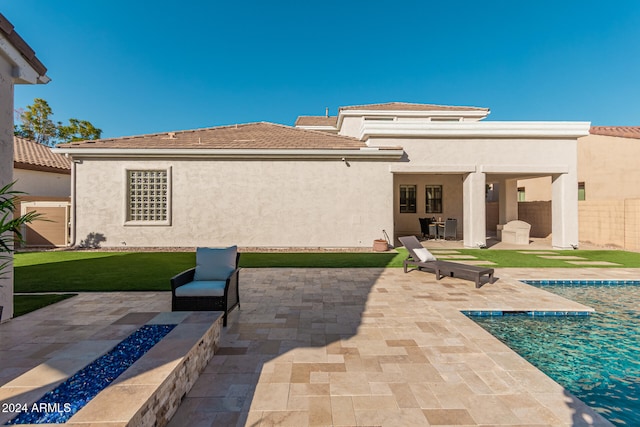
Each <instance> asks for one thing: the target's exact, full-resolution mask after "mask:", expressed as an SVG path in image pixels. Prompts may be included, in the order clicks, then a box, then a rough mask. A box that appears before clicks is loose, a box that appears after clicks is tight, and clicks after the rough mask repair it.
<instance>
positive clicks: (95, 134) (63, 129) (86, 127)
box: [58, 119, 102, 142]
mask: <svg viewBox="0 0 640 427" xmlns="http://www.w3.org/2000/svg"><path fill="white" fill-rule="evenodd" d="M100 135H102V129H98V128H96V127H95V126H93V125H92V124H91V123H90V122H88V121H86V120H78V119H69V125H68V126H64V125H62V124H59V125H58V138H59V139H60V141H61V142H72V141H84V140H87V139H100Z"/></svg>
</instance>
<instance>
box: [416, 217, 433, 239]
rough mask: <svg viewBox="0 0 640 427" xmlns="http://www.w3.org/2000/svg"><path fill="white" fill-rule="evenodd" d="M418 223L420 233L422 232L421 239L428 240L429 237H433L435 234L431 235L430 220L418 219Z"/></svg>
mask: <svg viewBox="0 0 640 427" xmlns="http://www.w3.org/2000/svg"><path fill="white" fill-rule="evenodd" d="M418 221H419V222H420V231H421V232H422V237H425V238H427V239H429V238H430V237H431V236H435V234H433V233H431V227H430V225H431V219H430V218H418Z"/></svg>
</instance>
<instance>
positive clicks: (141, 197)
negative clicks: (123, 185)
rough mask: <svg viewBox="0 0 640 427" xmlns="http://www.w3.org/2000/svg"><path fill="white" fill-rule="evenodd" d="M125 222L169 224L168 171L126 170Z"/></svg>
mask: <svg viewBox="0 0 640 427" xmlns="http://www.w3.org/2000/svg"><path fill="white" fill-rule="evenodd" d="M127 183H128V191H127V193H128V197H127V215H126V218H127V222H129V223H137V224H149V225H155V224H169V195H170V191H169V187H170V169H169V170H167V169H165V170H128V171H127Z"/></svg>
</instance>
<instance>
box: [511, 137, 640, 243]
mask: <svg viewBox="0 0 640 427" xmlns="http://www.w3.org/2000/svg"><path fill="white" fill-rule="evenodd" d="M577 150H578V151H577V159H578V183H577V186H578V200H579V203H578V208H579V210H578V212H579V224H580V228H579V229H580V240H581V241H584V242H590V243H595V244H599V245H612V246H617V247H622V248H625V249H630V250H640V185H638V182H640V168H638V159H639V158H640V126H592V127H591V128H590V129H589V135H587V136H583V137H581V138H579V139H578V146H577ZM517 186H518V194H519V198H520V201H521V202H524V203H523V205H525V206H526V205H530V206H536V205H538V206H544V203H545V202H546V203H548V201H550V200H551V196H552V195H551V182H550V180H549V179H548V178H539V179H529V180H520V181H518V184H517ZM538 211H539V212H540V214H539V215H538V220H539V221H540V222H548V217H549V214H548V212H546V213H545V212H544V209H538ZM538 228H539V229H540V230H545V227H540V226H539V227H538Z"/></svg>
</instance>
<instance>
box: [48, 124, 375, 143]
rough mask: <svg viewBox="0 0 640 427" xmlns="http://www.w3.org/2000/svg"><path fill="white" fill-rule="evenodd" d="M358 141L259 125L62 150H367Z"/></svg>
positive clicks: (280, 126)
mask: <svg viewBox="0 0 640 427" xmlns="http://www.w3.org/2000/svg"><path fill="white" fill-rule="evenodd" d="M366 147H367V146H366V144H365V143H364V142H362V141H360V140H358V139H356V138H351V137H347V136H339V135H332V134H328V133H325V132H318V131H313V130H306V129H298V128H294V127H291V126H285V125H280V124H275V123H267V122H258V123H247V124H238V125H230V126H219V127H212V128H205V129H195V130H185V131H176V132H164V133H156V134H149V135H139V136H130V137H123V138H112V139H98V140H95V141H79V142H71V143H68V144H60V145H58V148H62V149H64V148H119V149H127V148H136V149H140V148H183V149H184V148H192V149H284V150H287V149H288V150H291V149H294V150H295V149H304V150H313V149H318V150H345V149H346V150H353V149H361V148H366Z"/></svg>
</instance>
